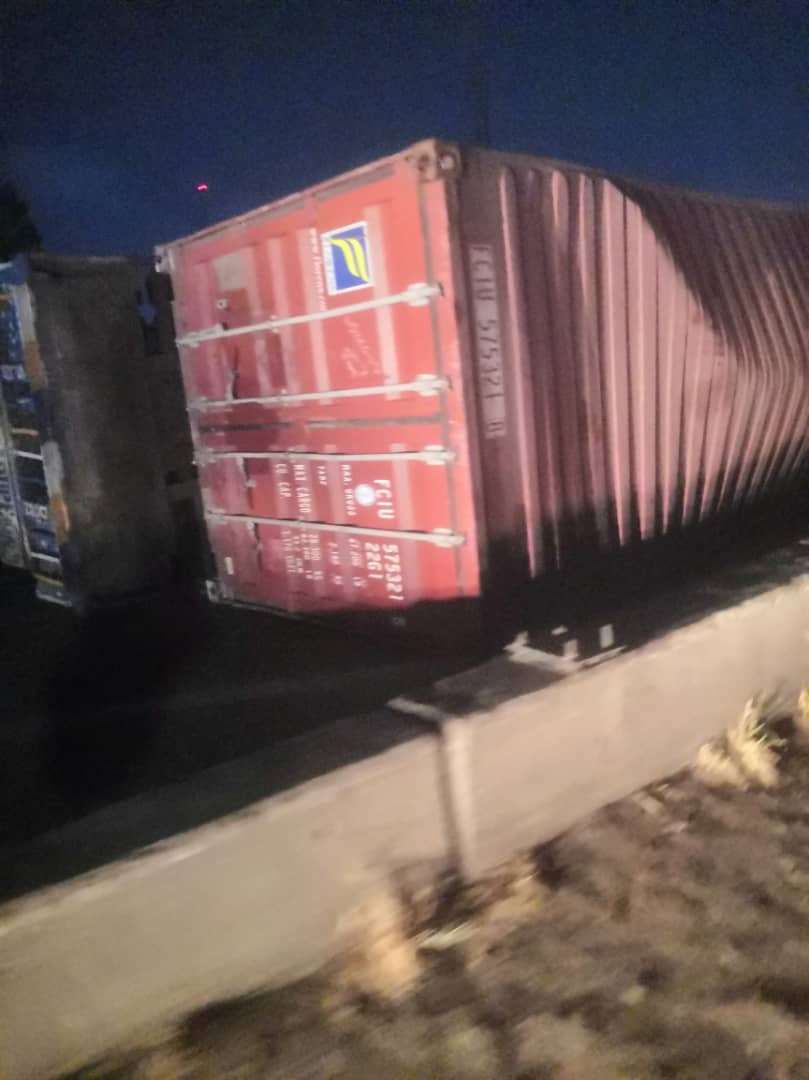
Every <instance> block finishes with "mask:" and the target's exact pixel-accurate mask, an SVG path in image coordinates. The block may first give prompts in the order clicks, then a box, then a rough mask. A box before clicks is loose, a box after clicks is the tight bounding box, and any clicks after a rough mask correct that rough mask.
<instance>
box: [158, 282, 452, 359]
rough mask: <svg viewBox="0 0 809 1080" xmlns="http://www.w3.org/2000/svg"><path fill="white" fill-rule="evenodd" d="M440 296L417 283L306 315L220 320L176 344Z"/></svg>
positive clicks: (419, 302) (192, 345) (437, 289)
mask: <svg viewBox="0 0 809 1080" xmlns="http://www.w3.org/2000/svg"><path fill="white" fill-rule="evenodd" d="M440 295H441V286H440V285H427V284H426V283H425V282H418V283H417V284H415V285H408V287H407V288H406V289H405V291H404V292H400V293H393V294H392V295H391V296H380V297H376V298H375V299H373V300H363V301H361V302H360V303H358V304H346V305H345V306H344V307H339V308H326V309H325V310H323V311H310V312H307V314H305V315H288V316H286V317H284V318H279V317H277V316H275V315H274V316H273V317H272V318H271V319H265V320H264V321H263V322H258V323H251V324H250V325H249V326H232V327H226V326H225V325H224V324H223V323H216V324H215V325H214V326H207V327H206V328H205V329H204V330H192V331H190V332H189V333H187V334H181V335H180V337H178V338H177V339H176V341H177V344H178V345H184V346H185V347H186V348H189V349H196V348H197V346H198V345H201V344H202V343H203V342H205V341H219V340H220V339H222V338H231V337H237V336H238V335H240V334H258V333H261V332H262V331H265V330H270V331H277V330H281V329H283V327H285V326H301V325H303V324H305V323H311V322H320V321H321V320H322V319H336V318H338V317H339V316H340V315H356V314H357V313H358V312H360V311H373V310H374V309H375V308H381V307H390V306H392V305H393V304H409V305H410V307H424V305H425V304H428V303H429V302H430V300H431V299H432V298H433V297H434V296H440Z"/></svg>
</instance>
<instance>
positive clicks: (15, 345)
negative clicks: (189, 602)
mask: <svg viewBox="0 0 809 1080" xmlns="http://www.w3.org/2000/svg"><path fill="white" fill-rule="evenodd" d="M137 281H138V278H137V274H136V272H135V269H134V267H133V265H132V264H131V262H130V261H128V260H126V259H73V258H66V257H62V256H51V255H45V254H34V255H31V256H30V257H28V258H19V259H17V260H15V261H14V262H13V263H12V264H8V265H7V266H5V267H3V268H0V289H1V290H3V292H2V295H4V296H5V299H6V302H5V310H6V313H7V316H8V317H7V319H6V321H5V323H3V324H2V325H0V330H2V331H3V341H4V344H3V349H4V350H5V353H6V354H7V355H8V358H9V365H7V366H6V368H4V369H3V372H2V374H3V382H2V392H3V405H4V412H5V420H6V430H7V433H8V442H9V445H8V450H9V453H8V458H9V460H10V463H11V470H10V471H11V474H12V487H13V489H14V494H15V497H16V500H17V510H18V519H19V520H20V522H21V524H22V536H23V540H24V545H25V557H26V561H27V563H28V565H29V566H30V569H31V571H32V572H33V574H34V575H35V577H36V579H37V592H38V594H39V595H40V596H41V597H42V598H44V599H48V600H56V601H59V602H62V603H70V604H75V605H77V606H80V607H91V606H93V605H94V604H96V603H103V602H107V601H109V600H111V599H120V598H124V597H127V596H129V595H131V594H134V593H138V592H142V591H144V590H148V589H152V588H155V587H157V586H159V585H162V584H164V583H166V581H167V580H168V577H169V573H170V559H171V556H172V550H173V534H172V529H171V522H170V518H169V512H168V502H167V497H166V489H165V484H164V480H163V476H162V473H161V470H160V463H159V458H158V454H157V449H156V442H157V440H156V434H155V429H154V425H153V422H152V406H151V403H150V400H149V395H148V389H147V383H146V373H145V370H144V367H145V365H144V344H143V331H142V329H141V325H140V322H139V319H138V309H137V302H136V289H137Z"/></svg>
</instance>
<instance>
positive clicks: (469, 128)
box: [0, 0, 809, 254]
mask: <svg viewBox="0 0 809 1080" xmlns="http://www.w3.org/2000/svg"><path fill="white" fill-rule="evenodd" d="M481 5H482V24H483V32H482V34H480V35H476V33H475V26H476V22H475V18H474V15H473V13H474V11H475V9H476V6H477V5H476V4H475V3H474V2H473V0H465V2H461V0H445V2H444V3H440V2H435V3H423V2H420V0H398V2H395V0H377V2H376V3H359V2H352V0H332V2H331V3H321V2H320V0H308V2H307V0H299V2H298V3H292V2H286V3H271V2H269V0H264V2H253V0H230V2H229V3H225V2H223V3H211V2H205V0H196V2H192V0H185V2H175V3H172V2H171V0H130V2H124V0H103V2H100V0H50V2H48V0H39V2H37V0H13V2H9V4H8V10H6V11H4V15H3V26H2V31H1V32H0V38H1V39H2V43H0V50H2V52H1V53H0V60H1V61H2V69H1V70H2V85H1V86H0V90H1V91H2V94H3V100H2V101H0V124H4V125H5V126H4V129H3V131H2V133H0V134H2V139H0V155H1V156H0V170H2V171H4V172H8V170H9V169H10V170H11V172H12V174H13V177H14V179H16V181H17V182H18V183H19V185H20V186H21V188H22V189H23V190H24V192H25V194H26V195H27V197H28V198H29V201H30V202H31V204H32V207H33V210H34V213H35V216H36V219H37V221H38V223H39V226H40V230H41V231H42V233H43V234H44V237H45V241H46V244H47V246H48V247H49V248H51V249H52V250H57V251H65V252H77V253H92V254H108V253H114V252H136V251H146V250H148V249H150V248H151V247H152V246H153V245H154V244H155V243H156V242H159V241H161V240H168V239H172V238H174V237H176V236H178V235H182V234H183V233H186V232H189V231H191V230H192V229H193V228H195V227H198V226H199V225H200V224H201V223H202V221H203V220H204V217H203V215H206V216H208V217H209V218H210V220H216V219H218V218H221V217H225V216H228V215H230V214H233V213H236V212H238V211H240V210H246V209H249V208H250V207H252V206H255V205H258V204H259V203H262V202H266V201H268V200H270V199H273V198H275V197H278V196H280V195H284V194H288V193H289V192H291V191H294V190H296V189H298V188H300V187H302V186H305V185H306V184H308V183H311V182H313V181H316V180H319V179H322V178H325V177H327V176H329V175H331V174H334V173H337V172H340V171H342V170H344V169H346V168H350V167H351V166H353V165H357V164H360V163H361V162H362V161H364V160H369V159H372V158H374V157H376V156H379V155H381V154H384V153H387V152H389V151H393V150H396V149H398V148H400V147H402V146H405V145H407V144H408V143H410V142H413V141H415V140H417V139H420V138H423V137H425V136H428V135H444V136H450V137H455V138H460V139H465V140H472V139H474V137H475V135H476V134H477V133H478V132H479V130H480V117H479V112H478V111H477V110H476V108H475V104H474V102H475V95H474V92H473V90H472V89H471V87H472V86H473V84H474V79H473V78H472V77H471V73H472V72H473V71H474V70H476V68H477V67H478V66H479V63H480V60H479V59H478V60H476V59H475V55H476V51H482V53H483V56H484V57H485V62H486V63H487V65H488V69H489V84H490V92H489V97H490V114H489V128H490V133H491V143H492V145H494V146H496V147H498V148H504V149H514V150H523V151H530V152H534V153H538V154H545V155H548V156H552V157H559V158H564V159H567V160H571V161H575V162H580V163H582V164H587V165H593V166H598V167H603V168H605V169H608V170H612V171H614V172H619V173H624V174H628V175H634V176H637V177H644V178H650V179H657V180H663V181H667V182H672V183H678V184H684V185H687V186H690V187H695V188H703V189H706V190H711V191H718V192H727V193H734V194H743V195H754V196H762V197H766V198H773V199H790V200H809V3H806V2H805V0H760V2H756V0H738V2H736V3H729V2H722V0H715V2H707V0H706V2H697V0H693V2H689V0H682V2H677V0H670V2H666V3H663V2H656V0H648V2H632V0H624V2H620V3H619V2H617V0H602V2H600V3H596V2H586V0H582V2H577V0H560V2H556V0H552V2H547V3H541V2H537V3H528V2H517V0H515V2H503V3H500V4H496V3H493V2H488V3H487V2H486V0H481ZM476 41H477V43H478V44H477V47H476V44H475V43H476ZM481 44H482V50H481V49H480V46H481ZM201 180H204V181H206V182H207V183H208V184H209V185H210V189H211V190H210V192H209V195H208V196H207V201H208V202H207V206H203V205H202V204H201V203H202V199H203V198H204V197H203V196H199V195H198V194H197V192H196V190H195V186H196V184H197V182H198V181H201Z"/></svg>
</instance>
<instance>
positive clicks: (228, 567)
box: [225, 555, 233, 574]
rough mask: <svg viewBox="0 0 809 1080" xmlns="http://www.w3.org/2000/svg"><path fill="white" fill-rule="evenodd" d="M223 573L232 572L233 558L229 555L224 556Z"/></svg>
mask: <svg viewBox="0 0 809 1080" xmlns="http://www.w3.org/2000/svg"><path fill="white" fill-rule="evenodd" d="M225 573H226V574H232V573H233V559H232V558H231V557H230V555H226V556H225Z"/></svg>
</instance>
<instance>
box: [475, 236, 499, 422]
mask: <svg viewBox="0 0 809 1080" xmlns="http://www.w3.org/2000/svg"><path fill="white" fill-rule="evenodd" d="M469 268H470V274H471V278H472V298H473V303H474V308H475V341H476V345H477V369H478V388H479V392H480V411H481V419H482V423H483V437H484V439H501V438H503V436H504V435H505V434H506V398H505V393H504V389H503V356H502V350H501V343H500V312H499V310H498V307H497V281H496V278H495V269H494V251H493V249H492V247H491V245H490V244H470V246H469Z"/></svg>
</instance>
